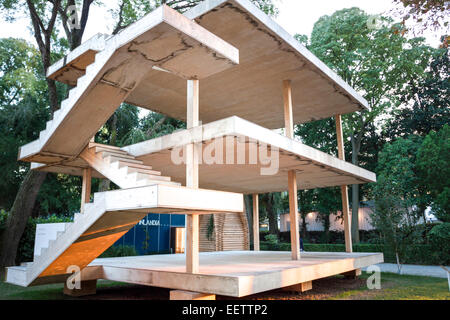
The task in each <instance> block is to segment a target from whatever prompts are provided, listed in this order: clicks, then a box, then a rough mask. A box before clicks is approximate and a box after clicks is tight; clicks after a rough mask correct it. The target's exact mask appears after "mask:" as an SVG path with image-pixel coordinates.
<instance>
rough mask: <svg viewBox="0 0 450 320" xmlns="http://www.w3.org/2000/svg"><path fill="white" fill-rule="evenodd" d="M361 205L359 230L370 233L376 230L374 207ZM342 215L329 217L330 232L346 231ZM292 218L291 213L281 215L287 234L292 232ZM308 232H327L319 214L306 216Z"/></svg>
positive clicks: (281, 224) (281, 226)
mask: <svg viewBox="0 0 450 320" xmlns="http://www.w3.org/2000/svg"><path fill="white" fill-rule="evenodd" d="M363 205H364V204H362V205H361V207H360V208H359V211H358V220H359V230H364V231H370V230H374V229H375V228H374V227H373V225H372V223H371V219H370V214H371V213H372V211H373V210H372V207H371V206H370V205H365V206H363ZM341 216H342V213H341V212H339V211H338V213H337V214H331V215H330V216H329V219H330V231H344V225H343V221H342V219H341V218H340V217H341ZM299 220H300V226H301V224H302V219H301V218H300V219H299ZM290 230H291V227H290V217H289V213H285V214H281V215H280V231H281V232H286V231H290ZM306 230H307V231H325V228H324V226H323V222H322V221H320V219H318V213H317V212H310V213H308V215H307V216H306Z"/></svg>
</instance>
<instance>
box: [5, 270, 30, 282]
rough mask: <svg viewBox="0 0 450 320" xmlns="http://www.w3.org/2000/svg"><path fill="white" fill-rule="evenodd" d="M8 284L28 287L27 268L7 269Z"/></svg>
mask: <svg viewBox="0 0 450 320" xmlns="http://www.w3.org/2000/svg"><path fill="white" fill-rule="evenodd" d="M5 281H6V282H8V283H13V284H15V285H20V286H26V285H27V268H26V267H23V266H22V267H19V266H16V267H7V268H6V279H5Z"/></svg>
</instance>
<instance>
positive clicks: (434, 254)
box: [261, 241, 450, 265]
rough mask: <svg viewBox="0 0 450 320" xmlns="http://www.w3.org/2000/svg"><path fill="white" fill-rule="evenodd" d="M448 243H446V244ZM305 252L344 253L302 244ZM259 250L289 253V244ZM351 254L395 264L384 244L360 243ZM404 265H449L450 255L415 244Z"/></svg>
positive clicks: (265, 245) (336, 247)
mask: <svg viewBox="0 0 450 320" xmlns="http://www.w3.org/2000/svg"><path fill="white" fill-rule="evenodd" d="M447 243H448V242H447ZM304 248H305V251H309V252H345V245H344V244H312V243H306V244H304ZM261 250H267V251H290V250H291V244H290V243H286V242H279V243H270V242H267V241H265V242H261ZM353 252H382V253H383V255H384V262H388V263H396V259H395V253H394V252H393V251H392V250H391V249H390V248H389V246H386V245H384V244H371V243H360V244H354V245H353ZM401 263H405V264H423V265H439V264H441V265H442V264H443V265H448V264H450V254H449V253H448V251H442V249H441V248H438V247H436V246H435V245H426V244H416V245H412V246H409V247H407V250H406V251H405V257H404V258H403V260H402V261H401Z"/></svg>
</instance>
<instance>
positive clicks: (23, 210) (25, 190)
mask: <svg viewBox="0 0 450 320" xmlns="http://www.w3.org/2000/svg"><path fill="white" fill-rule="evenodd" d="M46 176H47V174H46V173H45V172H40V171H31V170H30V171H28V173H27V174H26V176H25V179H24V180H23V182H22V185H21V186H20V188H19V191H18V193H17V195H16V199H15V200H14V204H13V206H12V208H11V211H10V213H9V215H8V220H7V221H6V228H5V231H4V232H3V235H2V239H1V241H0V243H1V251H0V267H1V268H2V269H3V267H8V266H12V265H15V263H16V255H17V248H18V246H19V241H20V238H21V237H22V234H23V232H24V230H25V227H26V224H27V221H28V218H29V217H30V216H31V213H32V211H33V207H34V202H35V201H36V197H37V195H38V193H39V189H40V187H41V185H42V183H43V182H44V180H45V177H46Z"/></svg>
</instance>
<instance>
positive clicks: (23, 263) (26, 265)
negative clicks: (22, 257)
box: [20, 262, 33, 268]
mask: <svg viewBox="0 0 450 320" xmlns="http://www.w3.org/2000/svg"><path fill="white" fill-rule="evenodd" d="M32 264H33V262H22V263H21V264H20V266H21V267H25V268H28V267H29V266H31V265H32Z"/></svg>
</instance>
